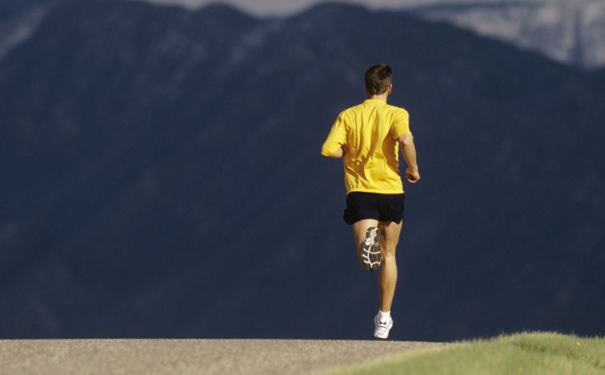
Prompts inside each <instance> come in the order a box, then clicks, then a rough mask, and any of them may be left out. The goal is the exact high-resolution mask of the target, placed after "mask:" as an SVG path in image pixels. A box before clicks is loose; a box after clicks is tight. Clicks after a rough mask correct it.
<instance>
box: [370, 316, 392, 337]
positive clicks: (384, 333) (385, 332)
mask: <svg viewBox="0 0 605 375" xmlns="http://www.w3.org/2000/svg"><path fill="white" fill-rule="evenodd" d="M391 328H393V319H392V318H388V320H382V321H381V320H380V319H379V317H378V314H377V315H376V316H375V317H374V337H376V338H379V339H386V338H387V337H389V331H390V330H391Z"/></svg>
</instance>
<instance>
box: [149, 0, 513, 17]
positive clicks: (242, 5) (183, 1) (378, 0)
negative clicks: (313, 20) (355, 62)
mask: <svg viewBox="0 0 605 375" xmlns="http://www.w3.org/2000/svg"><path fill="white" fill-rule="evenodd" d="M143 1H147V2H151V3H156V4H171V5H181V6H184V7H186V8H191V9H196V8H200V7H202V6H206V5H208V4H213V3H223V4H230V5H233V6H235V7H237V8H239V9H241V10H243V11H245V12H246V13H249V14H252V15H256V16H261V17H271V16H287V15H291V14H294V13H298V12H300V11H303V10H305V9H307V8H309V7H310V6H312V5H315V4H318V3H321V2H324V0H220V1H217V0H143ZM480 1H481V2H482V3H486V2H503V0H480ZM504 1H507V0H504ZM331 2H336V1H331ZM338 2H344V3H350V4H359V5H363V6H366V7H368V8H371V9H398V8H404V7H406V6H410V5H429V4H434V3H470V2H478V0H346V1H344V0H338Z"/></svg>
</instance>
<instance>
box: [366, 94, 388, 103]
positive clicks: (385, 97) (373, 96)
mask: <svg viewBox="0 0 605 375" xmlns="http://www.w3.org/2000/svg"><path fill="white" fill-rule="evenodd" d="M388 97H389V94H387V93H386V92H385V93H384V94H380V95H371V96H368V99H374V100H382V101H383V102H385V103H386V102H387V99H388Z"/></svg>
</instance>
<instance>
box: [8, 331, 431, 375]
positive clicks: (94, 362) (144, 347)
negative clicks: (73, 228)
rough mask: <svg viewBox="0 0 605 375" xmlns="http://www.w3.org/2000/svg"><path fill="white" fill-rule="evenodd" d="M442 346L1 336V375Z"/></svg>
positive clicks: (250, 363) (330, 361)
mask: <svg viewBox="0 0 605 375" xmlns="http://www.w3.org/2000/svg"><path fill="white" fill-rule="evenodd" d="M438 345H443V344H439V343H423V342H398V341H378V340H374V341H331V340H166V339H154V340H140V339H132V340H129V339H125V340H122V339H119V340H107V339H102V340H0V374H1V375H33V374H36V375H37V374H40V375H71V374H74V375H76V374H77V375H87V374H103V375H110V374H111V375H118V374H128V375H138V374H141V375H142V374H145V375H163V374H170V375H189V374H191V375H213V374H221V375H240V374H242V375H244V374H245V375H261V374H262V375H272V374H275V375H301V374H309V373H311V372H316V371H322V370H327V369H329V368H332V367H340V366H346V365H352V364H355V363H361V362H365V361H368V360H372V359H376V358H379V357H382V356H385V355H388V354H392V353H400V352H404V351H408V350H414V349H419V348H427V347H431V346H438Z"/></svg>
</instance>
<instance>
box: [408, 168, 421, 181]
mask: <svg viewBox="0 0 605 375" xmlns="http://www.w3.org/2000/svg"><path fill="white" fill-rule="evenodd" d="M405 177H406V178H407V179H408V181H409V182H411V183H413V184H415V183H416V182H418V180H420V173H418V169H413V168H411V167H408V169H407V170H406V171H405Z"/></svg>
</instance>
